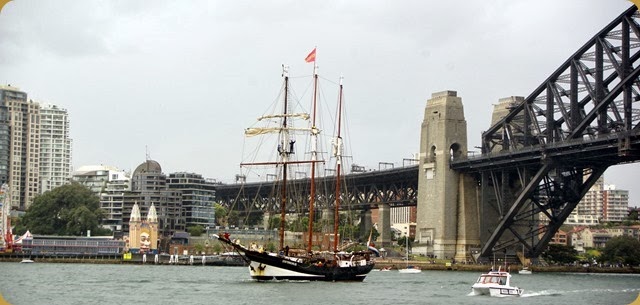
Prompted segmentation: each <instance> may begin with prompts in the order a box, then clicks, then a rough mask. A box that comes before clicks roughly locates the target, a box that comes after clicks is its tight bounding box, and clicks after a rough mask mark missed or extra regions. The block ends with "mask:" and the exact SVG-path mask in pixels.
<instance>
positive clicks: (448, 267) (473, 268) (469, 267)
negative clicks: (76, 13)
mask: <svg viewBox="0 0 640 305" xmlns="http://www.w3.org/2000/svg"><path fill="white" fill-rule="evenodd" d="M136 256H137V255H136ZM136 256H134V257H132V259H130V260H125V259H124V258H123V256H122V255H105V256H96V255H38V256H33V255H31V256H30V255H25V254H17V253H0V262H16V263H19V262H20V261H22V260H23V259H26V258H30V259H32V260H33V261H34V262H36V263H59V264H114V265H115V264H137V265H142V264H144V265H179V266H202V264H201V263H199V262H198V261H194V262H193V264H191V263H189V262H188V261H187V260H184V259H182V260H180V261H179V262H178V263H172V264H171V263H168V262H166V261H164V260H161V261H160V262H159V263H154V261H153V260H150V261H147V262H143V261H142V257H136ZM406 265H407V262H406V261H405V260H402V259H388V258H386V259H378V260H376V262H375V269H381V268H385V267H391V268H392V270H397V269H402V268H404V267H405V266H406ZM408 265H411V266H415V267H419V268H420V269H422V270H437V271H469V272H488V271H489V270H490V269H491V265H488V264H486V265H481V264H450V263H430V262H425V261H409V262H408ZM205 266H219V267H235V266H239V265H238V264H206V265H205ZM509 269H510V270H509V272H512V273H513V274H516V273H517V272H518V271H519V270H520V269H522V265H512V266H510V267H509ZM529 270H531V271H532V272H533V273H539V272H556V273H604V274H607V273H609V274H614V273H618V274H640V267H598V266H589V267H583V266H530V267H529Z"/></svg>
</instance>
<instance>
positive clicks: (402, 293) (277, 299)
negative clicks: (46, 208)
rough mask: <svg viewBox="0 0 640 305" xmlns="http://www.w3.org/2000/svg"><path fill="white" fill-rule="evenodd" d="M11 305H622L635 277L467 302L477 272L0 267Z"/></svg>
mask: <svg viewBox="0 0 640 305" xmlns="http://www.w3.org/2000/svg"><path fill="white" fill-rule="evenodd" d="M0 274H1V275H2V276H0V293H1V294H2V296H3V297H4V299H5V300H6V301H8V302H9V303H11V304H12V305H39V304H42V305H56V304H65V305H72V304H228V305H231V304H301V305H302V304H367V305H371V304H447V305H454V304H580V305H584V304H607V305H609V304H629V303H631V302H632V301H633V300H634V299H636V297H637V296H638V293H640V275H635V274H634V275H628V274H625V275H622V274H620V275H619V274H567V273H534V274H532V275H519V274H514V275H513V278H512V285H515V286H519V287H520V288H523V289H524V293H523V295H522V297H519V298H518V297H514V298H492V297H489V296H470V295H469V292H470V291H471V285H472V284H473V282H474V281H475V280H476V279H477V278H478V276H479V273H477V272H464V271H423V272H422V273H419V274H399V273H398V272H397V271H389V272H380V271H374V272H371V273H370V274H369V276H368V277H367V279H366V280H365V281H364V282H363V283H326V282H275V283H271V282H269V283H260V282H254V281H252V280H250V279H249V276H248V271H247V267H213V266H154V265H108V264H107V265H103V264H46V263H37V262H36V263H34V264H20V263H0Z"/></svg>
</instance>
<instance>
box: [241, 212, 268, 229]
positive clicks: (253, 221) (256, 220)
mask: <svg viewBox="0 0 640 305" xmlns="http://www.w3.org/2000/svg"><path fill="white" fill-rule="evenodd" d="M263 217H264V212H263V211H251V212H249V213H248V214H247V216H246V218H245V219H246V220H245V221H246V225H248V226H255V225H262V218H263Z"/></svg>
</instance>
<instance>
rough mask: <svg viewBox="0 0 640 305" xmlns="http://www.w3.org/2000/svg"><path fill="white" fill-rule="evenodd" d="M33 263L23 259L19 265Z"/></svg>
mask: <svg viewBox="0 0 640 305" xmlns="http://www.w3.org/2000/svg"><path fill="white" fill-rule="evenodd" d="M33 262H34V261H33V260H30V259H28V258H25V259H23V260H21V261H20V263H21V264H30V263H33Z"/></svg>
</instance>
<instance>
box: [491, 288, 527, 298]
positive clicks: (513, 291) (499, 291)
mask: <svg viewBox="0 0 640 305" xmlns="http://www.w3.org/2000/svg"><path fill="white" fill-rule="evenodd" d="M489 294H490V295H491V296H492V297H508V296H516V297H518V296H520V295H521V294H522V289H519V288H516V287H492V288H489Z"/></svg>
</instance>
